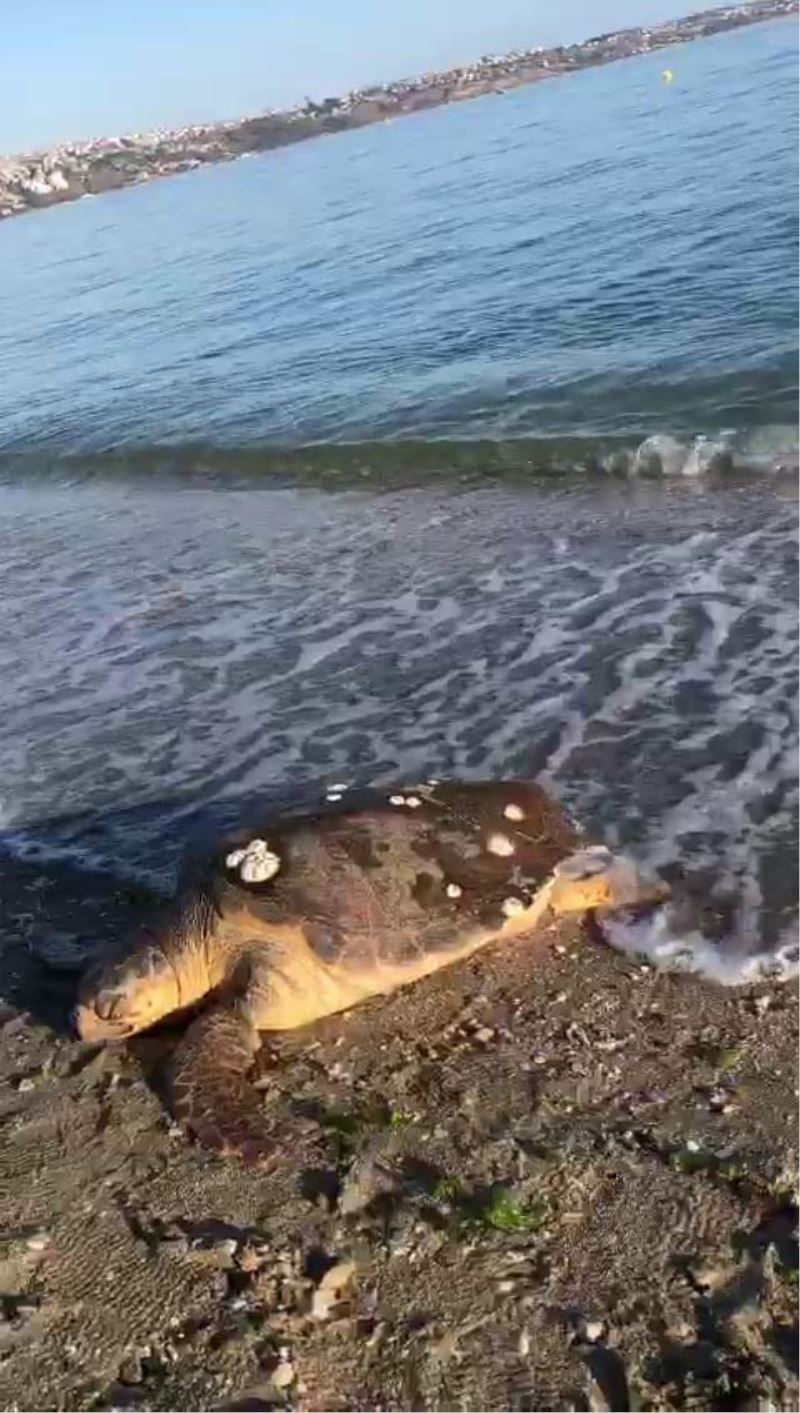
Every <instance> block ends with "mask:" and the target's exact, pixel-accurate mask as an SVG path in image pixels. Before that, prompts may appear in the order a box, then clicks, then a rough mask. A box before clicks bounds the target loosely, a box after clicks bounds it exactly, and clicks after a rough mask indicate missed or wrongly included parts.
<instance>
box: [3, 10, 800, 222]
mask: <svg viewBox="0 0 800 1413" xmlns="http://www.w3.org/2000/svg"><path fill="white" fill-rule="evenodd" d="M798 6H799V0H750V3H745V4H738V5H730V6H725V7H723V8H720V9H715V10H706V11H702V12H700V13H697V14H693V15H687V16H684V17H683V18H681V19H677V20H671V21H667V22H665V23H663V24H658V25H652V26H650V27H649V28H637V29H626V30H620V31H618V32H615V33H610V34H600V35H595V36H594V37H592V38H590V39H587V40H584V41H583V42H582V43H580V44H570V45H564V46H561V47H559V48H555V49H542V48H536V49H526V50H512V51H511V53H509V54H504V55H500V56H497V55H487V56H484V57H483V58H481V59H479V60H477V61H476V62H474V63H471V64H468V65H465V66H464V67H461V68H453V69H448V70H445V71H442V72H433V73H425V74H421V75H419V76H418V77H416V78H410V79H401V80H398V81H397V82H394V83H387V84H380V85H375V86H373V87H369V88H363V89H357V90H354V91H353V92H351V93H348V94H345V95H344V96H343V97H338V98H323V99H321V100H319V101H313V100H311V99H307V100H306V101H305V102H304V103H303V104H299V105H297V106H295V107H294V108H290V109H286V110H283V111H266V112H264V113H261V114H259V115H257V116H254V117H248V118H243V119H235V120H232V121H227V122H216V123H209V124H205V125H195V126H188V127H182V128H177V129H172V130H158V129H157V130H155V131H153V132H147V133H133V134H131V135H128V136H126V137H100V138H95V139H93V140H91V141H84V142H68V143H64V144H63V145H62V146H59V147H56V148H53V149H52V150H50V151H47V152H36V153H28V154H24V155H22V156H16V157H8V158H3V157H0V219H2V218H4V217H7V216H15V215H19V214H21V213H22V212H25V211H29V210H32V209H35V208H41V207H45V206H52V205H54V204H56V203H60V202H64V201H74V200H78V199H80V198H82V197H91V196H97V195H99V194H100V193H101V192H105V191H111V190H114V189H116V188H119V187H124V186H130V185H133V184H136V183H142V182H148V181H151V180H153V179H154V178H156V177H164V176H170V175H173V174H175V173H178V172H185V171H190V170H191V169H193V168H196V167H200V166H202V165H204V164H206V163H209V162H224V161H231V160H233V159H234V158H240V157H246V156H250V155H252V154H254V153H257V152H263V151H266V150H267V149H269V148H273V147H281V146H286V145H288V144H289V143H293V142H299V141H302V140H303V139H305V138H310V137H316V136H320V135H322V134H324V133H332V132H337V131H341V130H343V129H347V128H354V127H362V126H365V125H366V124H368V123H374V122H380V121H386V120H389V119H392V118H395V117H399V116H402V115H403V114H407V113H414V112H419V111H420V110H422V109H425V108H433V107H437V106H441V105H442V104H447V103H456V102H462V101H464V100H465V99H469V98H476V97H480V96H481V95H485V94H491V93H495V94H502V93H505V92H507V91H508V90H509V89H512V88H516V87H519V86H520V85H522V84H528V83H535V82H538V81H539V80H542V79H547V78H553V77H556V76H558V75H561V74H566V73H572V72H575V71H577V70H580V69H585V68H590V67H593V66H595V65H598V64H608V63H612V62H614V61H616V60H619V59H626V58H631V57H632V56H634V55H637V54H646V53H649V52H650V51H652V50H657V49H663V48H666V47H668V46H670V45H677V44H685V43H687V42H689V41H690V40H693V39H699V38H702V37H705V36H707V35H712V34H717V33H720V32H722V31H725V30H732V29H736V28H739V27H740V26H743V25H750V24H757V23H760V22H763V21H765V20H771V19H777V18H780V17H784V16H790V15H795V14H797V12H798Z"/></svg>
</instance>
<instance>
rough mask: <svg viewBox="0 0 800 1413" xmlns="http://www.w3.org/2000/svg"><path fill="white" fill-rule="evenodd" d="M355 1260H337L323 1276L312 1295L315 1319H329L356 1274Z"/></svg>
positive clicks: (313, 1316) (312, 1308) (312, 1312)
mask: <svg viewBox="0 0 800 1413" xmlns="http://www.w3.org/2000/svg"><path fill="white" fill-rule="evenodd" d="M355 1269H356V1268H355V1263H354V1262H353V1261H337V1263H336V1265H335V1266H331V1267H330V1269H329V1270H327V1271H326V1272H325V1274H324V1276H323V1277H322V1280H321V1281H320V1283H319V1285H318V1286H317V1288H316V1290H315V1291H314V1292H313V1294H312V1297H311V1316H312V1319H314V1320H327V1319H328V1318H329V1316H330V1313H331V1311H332V1309H333V1308H334V1307H335V1306H336V1305H338V1304H339V1302H340V1300H341V1293H342V1291H343V1290H344V1288H345V1286H347V1285H348V1284H349V1282H350V1281H351V1280H352V1278H353V1275H354V1274H355Z"/></svg>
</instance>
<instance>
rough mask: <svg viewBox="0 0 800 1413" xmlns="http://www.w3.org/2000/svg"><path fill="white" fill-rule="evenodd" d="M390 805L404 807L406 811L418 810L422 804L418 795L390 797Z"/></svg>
mask: <svg viewBox="0 0 800 1413" xmlns="http://www.w3.org/2000/svg"><path fill="white" fill-rule="evenodd" d="M389 804H390V805H398V806H400V805H405V806H406V808H407V809H410V810H418V809H419V807H420V805H421V804H422V800H421V799H420V797H419V795H390V796H389Z"/></svg>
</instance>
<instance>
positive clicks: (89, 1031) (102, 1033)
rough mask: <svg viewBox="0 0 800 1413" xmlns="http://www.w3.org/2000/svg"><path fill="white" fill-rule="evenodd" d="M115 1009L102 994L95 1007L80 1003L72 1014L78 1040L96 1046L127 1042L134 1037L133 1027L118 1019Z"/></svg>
mask: <svg viewBox="0 0 800 1413" xmlns="http://www.w3.org/2000/svg"><path fill="white" fill-rule="evenodd" d="M101 1007H102V1009H101ZM113 1009H114V1008H113V1004H111V1003H109V1002H107V1001H106V999H105V998H104V997H103V996H102V994H101V996H100V997H98V999H97V1001H96V1002H95V1004H94V1005H90V1006H87V1005H84V1004H82V1003H80V1002H79V1003H78V1005H77V1006H76V1007H75V1009H74V1010H73V1012H72V1025H73V1028H74V1030H75V1033H76V1034H77V1036H78V1038H79V1039H80V1040H83V1041H85V1042H86V1043H87V1044H89V1045H96V1044H99V1043H101V1042H102V1041H106V1040H125V1039H126V1038H127V1037H128V1036H129V1035H132V1034H133V1033H134V1032H133V1027H132V1026H131V1025H130V1023H129V1022H127V1021H124V1020H118V1019H116V1018H115V1016H114V1014H113Z"/></svg>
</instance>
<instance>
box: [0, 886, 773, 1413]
mask: <svg viewBox="0 0 800 1413" xmlns="http://www.w3.org/2000/svg"><path fill="white" fill-rule="evenodd" d="M2 869H3V872H2V875H1V876H0V883H1V885H2V886H1V887H0V893H1V895H2V904H1V905H0V906H1V909H2V912H1V914H0V936H1V937H2V976H3V997H4V1005H3V1010H2V1014H1V1015H0V1123H2V1145H1V1146H0V1208H1V1209H2V1210H1V1211H0V1224H1V1226H2V1252H1V1253H0V1279H1V1280H2V1285H0V1299H1V1300H2V1316H3V1318H2V1322H0V1406H2V1407H5V1408H18V1409H34V1408H59V1409H102V1408H135V1409H192V1408H194V1409H215V1408H234V1407H235V1408H273V1407H275V1408H278V1407H284V1406H287V1407H295V1408H298V1409H323V1408H327V1409H338V1408H341V1409H347V1408H349V1409H376V1408H381V1409H420V1408H425V1409H453V1408H464V1409H478V1408H484V1409H596V1410H601V1409H609V1408H610V1409H626V1408H639V1409H684V1408H687V1409H746V1408H747V1409H749V1408H753V1409H756V1408H780V1409H790V1408H796V1406H797V1397H798V1387H797V1382H796V1351H797V1335H796V1330H797V1245H796V1239H795V1232H794V1218H795V1215H796V1208H795V1207H794V1206H793V1203H794V1200H795V1199H794V1196H793V1193H794V1190H795V1171H796V1156H797V1100H796V1088H795V1086H796V1034H797V997H796V993H795V989H794V988H793V987H778V986H774V985H772V986H771V985H762V986H758V987H755V988H752V989H748V990H743V989H742V990H723V989H718V988H716V987H713V986H711V985H707V984H704V983H702V982H699V981H696V980H694V979H690V978H685V977H676V976H668V975H663V974H656V973H654V972H653V971H650V970H647V969H641V968H640V967H639V966H637V965H635V964H633V963H631V962H630V961H629V960H627V959H624V958H621V957H619V956H617V955H615V954H613V953H610V952H609V951H607V950H605V949H603V948H602V947H600V946H599V945H597V944H596V943H594V942H592V940H591V939H590V938H589V937H587V936H586V935H585V934H583V933H581V931H580V930H579V929H561V930H559V931H555V930H551V931H549V932H546V933H545V934H543V935H542V936H541V937H540V938H539V939H537V940H535V941H529V942H525V943H520V944H516V945H505V946H503V947H496V948H490V949H487V951H486V952H484V953H483V954H481V955H480V956H478V957H477V958H475V959H474V960H472V961H471V962H469V963H467V964H465V965H462V966H456V967H454V968H451V969H450V970H448V971H446V972H444V973H442V974H440V975H439V976H438V977H434V978H433V979H431V980H429V981H426V982H424V983H421V984H419V985H418V986H416V987H413V988H411V989H409V990H408V991H406V992H404V993H402V994H400V995H397V996H395V997H392V998H389V999H387V1000H385V1001H380V1002H377V1003H370V1004H369V1005H367V1006H364V1007H362V1008H361V1009H359V1010H357V1011H354V1012H352V1013H350V1014H349V1015H347V1016H345V1017H338V1018H331V1019H330V1020H327V1021H325V1022H323V1023H321V1024H318V1025H315V1026H313V1027H312V1028H310V1029H309V1030H306V1031H303V1032H297V1033H296V1034H295V1035H293V1036H291V1037H284V1038H280V1039H279V1038H275V1039H273V1040H271V1041H270V1042H269V1043H268V1045H267V1046H266V1047H265V1050H264V1052H263V1053H262V1056H261V1058H260V1061H259V1070H258V1082H259V1084H260V1085H261V1086H263V1090H264V1102H265V1105H267V1106H268V1108H269V1110H270V1112H271V1113H272V1114H273V1115H274V1120H275V1126H276V1131H277V1132H278V1134H279V1135H280V1145H279V1156H278V1159H277V1162H276V1164H275V1167H274V1170H272V1171H271V1172H269V1173H264V1172H257V1171H256V1172H254V1171H247V1170H245V1169H243V1168H242V1167H240V1166H239V1165H238V1164H236V1163H234V1162H226V1161H223V1160H221V1159H219V1158H217V1157H215V1156H212V1155H209V1154H207V1153H205V1152H203V1151H201V1150H199V1149H197V1148H195V1147H193V1146H192V1145H190V1144H189V1143H188V1142H187V1141H186V1139H185V1137H184V1136H183V1135H182V1134H181V1133H180V1132H179V1131H177V1130H176V1129H175V1128H174V1126H173V1125H172V1124H171V1121H170V1119H169V1117H168V1116H167V1115H166V1113H165V1110H164V1108H163V1106H162V1104H161V1101H160V1098H159V1095H158V1072H159V1067H160V1064H161V1063H162V1062H163V1059H164V1057H165V1055H166V1053H167V1052H168V1049H169V1047H170V1045H171V1044H172V1043H174V1038H175V1033H174V1032H170V1031H164V1032H162V1033H160V1034H158V1035H153V1036H151V1037H147V1038H145V1039H142V1040H140V1041H139V1042H138V1043H136V1044H135V1045H132V1046H130V1047H128V1048H119V1049H109V1050H97V1049H93V1048H90V1047H87V1046H84V1045H81V1044H79V1043H77V1042H76V1041H75V1040H74V1039H72V1038H71V1037H70V1035H69V1032H68V1028H67V1017H68V1012H69V1007H70V1004H71V1000H72V995H73V991H74V985H75V968H76V967H77V966H78V965H79V964H80V961H81V959H82V958H83V957H85V955H86V954H87V952H88V951H89V950H91V946H92V945H93V944H99V945H102V944H103V942H104V940H105V939H107V938H108V937H109V936H110V935H111V934H112V933H114V934H116V933H117V931H118V929H119V928H120V927H122V926H124V925H125V924H126V922H127V921H128V920H130V918H131V917H132V916H133V915H134V914H135V912H136V910H137V909H138V908H140V907H141V905H142V901H143V898H142V895H141V893H138V894H137V893H136V892H135V891H132V890H130V889H126V888H124V887H122V886H120V885H115V884H114V883H112V882H111V881H110V880H108V879H106V878H101V877H99V876H98V877H92V876H90V875H86V874H84V875H80V874H76V873H71V872H68V871H63V870H56V869H47V870H44V869H42V867H41V866H33V865H25V864H20V863H18V862H15V863H13V864H12V863H10V862H8V861H6V862H3V864H2ZM337 1267H338V1269H337ZM329 1272H332V1273H330V1274H329ZM337 1292H338V1295H337Z"/></svg>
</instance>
